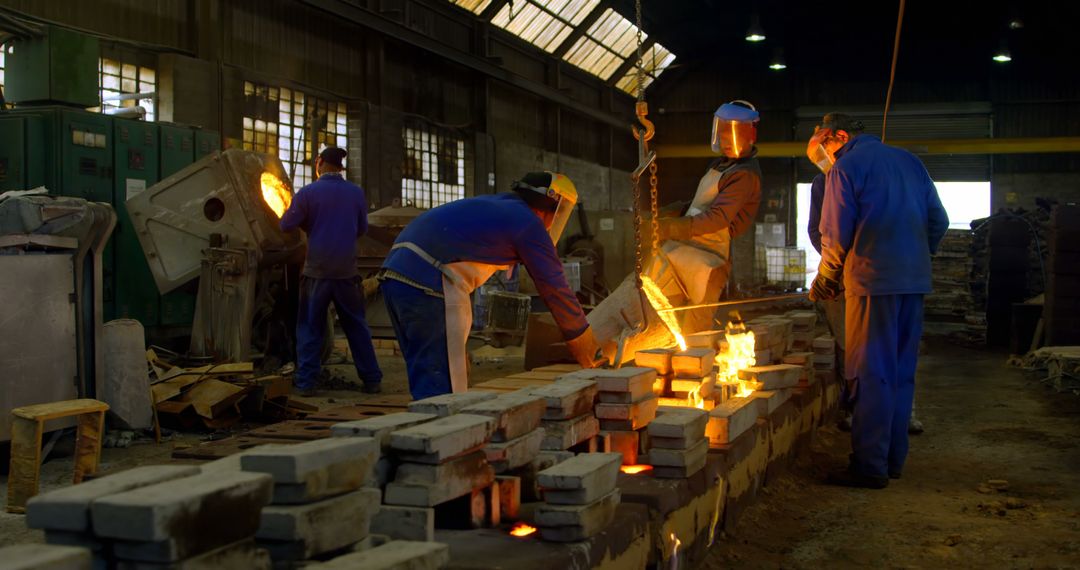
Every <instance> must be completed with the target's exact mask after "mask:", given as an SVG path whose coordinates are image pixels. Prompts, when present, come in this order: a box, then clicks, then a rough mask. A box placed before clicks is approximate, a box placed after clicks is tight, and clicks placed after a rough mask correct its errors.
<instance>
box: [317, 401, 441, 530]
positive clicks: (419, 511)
mask: <svg viewBox="0 0 1080 570" xmlns="http://www.w3.org/2000/svg"><path fill="white" fill-rule="evenodd" d="M437 418H438V416H436V415H434V414H422V413H416V412H398V413H394V414H387V415H385V416H377V417H373V418H367V419H363V420H357V421H352V422H343V423H340V424H335V425H334V426H333V427H332V428H331V430H330V431H331V435H333V437H335V438H343V437H367V438H372V439H374V440H375V441H376V442H378V444H379V447H380V449H381V452H382V456H381V457H380V458H379V461H378V462H377V463H376V464H375V469H374V479H375V480H374V481H373V482H372V481H369V483H368V485H369V486H376V487H378V488H380V489H381V488H385V486H386V483H387V482H389V481H391V480H393V477H394V473H395V471H396V467H397V466H396V465H395V463H394V461H393V459H392V457H393V453H392V452H391V449H390V434H392V433H394V432H395V431H398V430H402V429H406V428H409V427H412V426H415V425H419V424H423V423H426V422H430V421H432V420H435V419H437ZM371 533H372V534H373V535H381V536H386V537H388V538H391V539H393V540H412V541H421V542H425V541H428V542H429V541H432V540H434V538H435V510H434V509H433V508H431V507H408V506H400V505H383V506H382V507H381V508H380V509H379V512H378V513H376V514H375V517H374V518H373V519H372V520H371Z"/></svg>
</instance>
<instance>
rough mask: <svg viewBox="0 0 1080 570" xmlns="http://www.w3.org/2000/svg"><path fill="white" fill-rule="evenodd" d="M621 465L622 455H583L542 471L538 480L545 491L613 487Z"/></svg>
mask: <svg viewBox="0 0 1080 570" xmlns="http://www.w3.org/2000/svg"><path fill="white" fill-rule="evenodd" d="M621 465H622V454H621V453H582V454H580V455H576V456H574V457H573V458H571V459H567V460H566V461H563V462H562V463H559V464H558V465H555V466H553V467H549V468H547V469H545V470H543V471H541V472H540V474H539V475H538V480H539V482H540V486H541V487H543V488H545V489H557V490H568V489H569V490H572V489H585V488H588V487H590V486H593V485H597V486H600V487H613V486H614V485H615V479H616V477H617V476H618V474H619V467H620V466H621Z"/></svg>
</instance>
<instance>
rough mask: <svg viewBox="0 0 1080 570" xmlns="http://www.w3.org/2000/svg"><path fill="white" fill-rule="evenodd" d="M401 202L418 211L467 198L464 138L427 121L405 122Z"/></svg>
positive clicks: (451, 130)
mask: <svg viewBox="0 0 1080 570" xmlns="http://www.w3.org/2000/svg"><path fill="white" fill-rule="evenodd" d="M402 138H403V141H404V146H405V162H404V164H403V165H402V169H401V172H402V176H401V198H402V201H403V202H404V203H406V204H410V203H411V204H412V205H414V206H416V207H417V208H434V207H436V206H440V205H442V204H446V203H447V202H453V201H454V200H460V199H461V198H464V197H465V137H464V136H462V135H461V134H460V133H457V132H456V131H454V130H453V129H447V128H442V127H436V126H432V125H430V124H428V123H426V122H424V121H419V120H413V121H406V122H405V128H404V129H403V130H402Z"/></svg>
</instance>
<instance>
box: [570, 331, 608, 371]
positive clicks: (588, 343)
mask: <svg viewBox="0 0 1080 570" xmlns="http://www.w3.org/2000/svg"><path fill="white" fill-rule="evenodd" d="M566 348H568V349H570V355H571V356H573V357H574V360H576V361H577V363H578V364H580V365H581V367H582V368H597V367H599V366H602V365H603V364H605V363H606V362H607V359H606V358H604V355H603V353H602V351H601V347H600V343H598V342H596V335H594V334H593V330H592V327H589V328H587V329H585V332H583V333H581V334H580V335H578V336H577V338H574V339H571V340H568V341H566Z"/></svg>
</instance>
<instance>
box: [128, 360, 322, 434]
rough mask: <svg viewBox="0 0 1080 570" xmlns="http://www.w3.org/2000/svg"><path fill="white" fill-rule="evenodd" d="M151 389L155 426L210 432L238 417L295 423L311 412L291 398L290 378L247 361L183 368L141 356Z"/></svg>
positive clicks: (170, 362)
mask: <svg viewBox="0 0 1080 570" xmlns="http://www.w3.org/2000/svg"><path fill="white" fill-rule="evenodd" d="M146 360H147V363H148V365H149V369H150V384H151V386H150V391H151V395H152V398H153V404H154V411H155V414H156V416H157V419H158V421H159V422H160V423H166V424H169V425H172V426H174V427H180V428H193V427H198V426H200V425H201V426H205V427H207V428H209V429H225V428H229V427H232V426H233V425H235V424H236V423H237V422H239V421H240V420H241V419H249V420H250V419H270V420H282V419H294V418H299V417H303V416H304V415H305V414H306V413H308V412H310V411H312V410H313V409H314V408H312V407H311V406H308V405H307V404H304V403H302V402H298V401H296V400H292V399H290V398H289V393H290V391H291V387H292V381H291V379H290V378H289V377H288V376H286V375H282V374H266V375H260V374H257V373H256V371H255V366H254V365H253V364H252V363H251V362H225V363H220V364H206V365H203V366H196V367H184V366H179V365H176V364H174V363H173V362H172V361H170V360H169V359H166V358H165V357H162V356H159V355H158V353H157V352H156V351H155V350H153V349H150V350H148V351H147V352H146Z"/></svg>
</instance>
